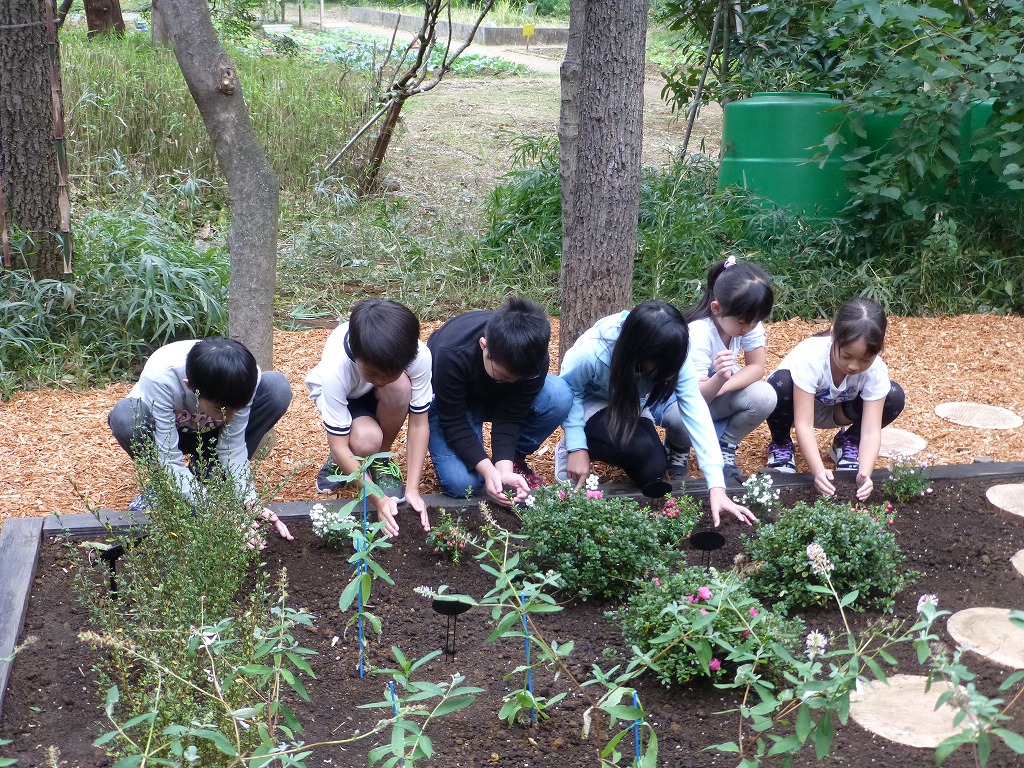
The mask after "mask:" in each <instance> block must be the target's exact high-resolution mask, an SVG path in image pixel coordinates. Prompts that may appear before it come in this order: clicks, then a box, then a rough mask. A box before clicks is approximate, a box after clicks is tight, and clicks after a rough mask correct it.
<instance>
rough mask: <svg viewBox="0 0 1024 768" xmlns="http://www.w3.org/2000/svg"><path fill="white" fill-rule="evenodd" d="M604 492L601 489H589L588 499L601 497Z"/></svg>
mask: <svg viewBox="0 0 1024 768" xmlns="http://www.w3.org/2000/svg"><path fill="white" fill-rule="evenodd" d="M603 496H604V494H603V493H602V492H601V491H587V498H588V499H600V498H601V497H603Z"/></svg>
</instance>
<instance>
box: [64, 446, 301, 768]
mask: <svg viewBox="0 0 1024 768" xmlns="http://www.w3.org/2000/svg"><path fill="white" fill-rule="evenodd" d="M138 455H139V459H138V460H137V463H136V469H137V472H138V474H139V484H140V486H141V487H145V488H146V489H147V492H148V493H149V495H150V499H151V504H152V509H151V510H150V511H149V512H148V521H149V525H148V527H147V528H146V531H145V535H144V536H142V537H141V538H138V532H134V531H133V532H130V533H127V534H126V533H124V532H118V531H115V530H113V529H112V528H108V537H109V540H110V541H112V542H113V544H112V545H110V546H103V545H100V547H99V549H100V550H105V554H106V555H107V558H106V560H110V561H115V560H116V562H117V570H116V577H115V576H114V575H113V571H112V570H111V567H110V566H108V563H107V562H106V561H105V560H104V559H103V558H99V557H95V555H96V552H97V551H98V549H97V548H96V547H92V548H84V549H81V550H79V551H80V552H81V553H82V556H81V557H80V558H78V566H77V570H76V580H75V592H76V596H77V597H78V599H79V601H80V602H81V603H82V605H83V606H84V608H85V609H86V611H87V615H88V626H89V628H90V632H91V635H90V638H91V640H92V641H93V642H96V643H98V644H101V645H104V647H106V648H107V649H108V651H109V652H108V653H106V654H104V655H103V656H102V657H101V661H100V663H99V667H98V670H97V671H98V672H99V677H100V684H101V687H102V688H103V689H104V690H107V689H109V690H111V691H119V693H115V694H111V696H112V697H113V698H114V699H116V700H112V699H111V698H108V699H107V707H108V709H110V711H111V720H112V722H116V723H118V724H119V727H118V728H116V729H115V732H114V733H113V734H112V735H109V737H108V738H106V739H105V740H104V742H103V743H104V745H107V748H108V749H111V750H113V751H114V752H116V753H119V754H123V755H131V754H137V753H138V752H137V751H138V750H139V749H142V748H143V742H142V741H136V738H135V736H133V735H131V733H130V732H132V729H134V728H136V726H138V727H140V728H143V729H144V730H145V732H146V733H148V734H150V736H147V737H146V739H145V743H153V742H151V740H150V737H151V736H153V735H156V734H165V733H166V729H168V728H174V727H180V726H183V725H184V726H189V724H192V723H193V722H202V723H206V724H208V727H209V728H210V729H212V730H214V731H218V732H220V733H221V734H225V733H232V732H235V731H236V730H237V731H239V733H238V734H237V739H238V740H239V746H238V747H236V749H243V750H248V749H255V748H257V746H258V745H259V744H260V742H261V737H260V736H259V734H258V729H249V730H246V729H244V728H241V727H240V726H239V725H238V723H237V722H235V716H234V715H233V714H232V713H233V712H235V711H236V710H238V709H239V708H242V707H246V706H251V705H252V700H251V699H250V698H249V697H250V694H251V693H252V690H254V689H255V688H257V687H259V686H257V685H256V682H255V681H253V680H250V681H249V684H247V685H236V686H230V687H227V688H224V689H221V690H217V689H216V686H213V685H212V684H211V682H210V680H209V671H208V670H209V668H210V663H211V662H210V658H209V653H208V652H207V651H201V650H200V648H199V645H197V644H196V638H197V637H200V636H201V633H198V630H197V629H196V628H197V627H214V628H215V629H214V630H212V631H213V636H215V639H216V641H217V643H218V644H217V645H216V648H215V650H216V652H217V654H218V659H217V663H218V664H223V667H218V670H219V672H218V674H223V675H225V678H227V677H233V676H234V675H235V674H236V673H237V670H238V669H239V668H242V667H246V666H247V665H250V664H263V663H265V662H264V661H263V659H264V656H265V653H264V650H265V644H264V641H265V639H266V636H267V633H268V632H270V631H271V630H269V629H267V627H277V628H278V630H280V631H284V630H283V629H282V624H281V623H280V622H281V621H283V620H284V615H283V614H282V613H281V611H284V604H283V602H282V600H283V597H280V596H278V597H273V596H271V594H270V592H269V590H268V587H267V582H268V577H267V575H266V574H265V573H262V572H260V571H259V570H258V569H256V568H255V566H256V564H257V563H258V561H259V549H258V543H259V537H258V536H255V537H254V530H253V523H254V520H255V519H256V518H257V515H256V513H255V512H253V511H252V510H251V509H250V508H249V506H248V505H247V504H246V503H245V501H244V500H243V499H241V498H240V497H239V495H238V491H237V489H236V488H235V484H234V482H233V481H232V480H231V479H230V478H228V477H227V476H226V475H225V473H223V472H221V471H219V470H218V469H217V468H215V466H214V465H213V464H211V463H208V462H206V461H202V460H200V461H198V462H197V464H196V466H195V467H194V470H195V471H196V472H197V473H199V474H200V475H201V476H203V478H204V480H203V487H202V490H201V491H200V492H198V493H196V494H195V497H194V499H193V500H192V501H189V500H188V499H186V497H185V496H184V495H183V494H182V492H181V491H180V490H179V488H178V485H177V482H176V481H175V480H174V478H173V477H171V476H170V475H169V473H168V472H167V471H166V470H165V469H164V468H163V467H162V466H161V465H160V463H159V461H157V460H156V458H155V456H154V455H153V454H152V453H151V451H150V450H148V449H147V448H146V447H144V446H140V448H139V454H138ZM260 508H261V507H259V506H255V507H253V509H260ZM115 548H116V550H118V551H119V552H120V556H119V557H118V552H117V551H115ZM94 558H95V559H94ZM252 573H255V578H253V579H251V576H250V574H252ZM250 579H251V582H252V588H251V591H249V592H248V593H247V594H246V595H245V596H244V597H242V598H241V599H239V598H238V594H239V590H240V589H241V587H242V585H243V583H244V582H246V581H247V580H250ZM112 587H113V588H112ZM279 594H283V587H281V588H280V590H279ZM275 611H277V613H275ZM289 616H291V614H289ZM275 617H276V618H275ZM289 621H290V619H289ZM197 633H198V634H197ZM279 636H280V635H279ZM211 642H212V641H211ZM275 647H276V646H275ZM207 650H209V649H207ZM300 655H302V654H300ZM289 658H290V657H289ZM143 660H145V663H141V662H142V661H143ZM286 661H289V660H286ZM289 663H290V661H289ZM298 666H299V668H300V669H301V668H302V665H301V664H299V665H298ZM169 670H173V674H171V673H169ZM291 675H292V673H291V672H290V671H289V672H287V675H285V676H291ZM264 682H265V683H266V685H271V684H272V680H271V679H270V678H267V680H266V681H264ZM289 682H291V681H289ZM297 685H299V684H297ZM300 687H301V686H300ZM259 689H260V690H261V691H263V692H266V691H267V688H265V687H259ZM274 696H275V698H276V693H275V694H274ZM211 697H215V698H218V699H220V700H222V701H223V702H224V706H223V707H221V708H219V709H217V710H216V711H214V712H210V711H209V700H210V698H211ZM115 705H116V709H117V714H116V715H115V714H114V708H115ZM268 706H269V704H268ZM268 714H269V715H273V718H274V721H275V722H278V720H277V718H279V717H280V718H283V719H282V720H280V722H282V723H287V727H288V728H290V729H291V730H292V731H295V730H296V725H297V723H293V722H288V720H289V717H288V715H287V713H285V712H284V711H279V705H278V704H274V712H272V713H268ZM242 731H244V733H243V732H242ZM140 738H141V737H140ZM174 739H177V740H179V741H180V740H181V739H185V741H184V742H183V744H184V748H187V747H188V746H193V747H194V748H195V750H196V751H197V754H199V755H200V756H201V757H202V758H204V759H209V760H211V761H213V760H214V759H215V758H214V755H215V754H218V753H220V754H223V753H222V751H221V749H220V746H218V743H217V740H214V741H213V742H211V741H210V740H208V739H205V737H204V736H203V735H202V734H194V733H193V734H190V735H189V734H185V733H177V734H176V735H174ZM172 741H173V740H172ZM165 748H166V749H172V747H171V746H169V742H168V745H166V746H165ZM211 764H215V763H211Z"/></svg>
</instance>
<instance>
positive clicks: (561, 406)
mask: <svg viewBox="0 0 1024 768" xmlns="http://www.w3.org/2000/svg"><path fill="white" fill-rule="evenodd" d="M570 406H572V389H570V387H569V385H568V384H566V383H565V381H564V380H562V379H560V378H559V377H558V376H555V375H553V374H550V373H549V374H547V376H546V377H545V379H544V387H543V389H541V391H540V394H538V395H537V398H536V399H535V400H534V401H533V408H531V409H530V413H529V415H528V416H527V417H526V419H525V420H524V421H523V423H522V425H521V427H520V429H519V444H518V445H517V446H516V456H529V455H530V454H531V453H533V452H534V451H536V450H537V449H538V448H539V447H540V444H541V443H543V442H544V441H545V440H547V439H548V437H550V436H551V434H552V433H554V431H555V430H556V429H558V426H559V425H560V424H561V423H562V422H563V421H564V420H565V417H566V416H568V415H569V408H570ZM467 415H468V417H469V420H470V421H471V422H472V424H473V428H474V431H475V432H476V436H477V437H478V438H480V441H481V442H483V419H482V418H481V415H480V413H479V412H478V411H469V412H468V414H467ZM428 418H429V421H430V459H431V461H433V463H434V471H435V472H437V479H438V480H439V481H440V483H441V491H442V492H443V493H444V494H445V495H446V496H451V497H452V498H456V499H461V498H466V497H467V496H475V495H476V494H478V493H480V492H481V491H482V490H483V485H484V479H483V477H481V475H480V473H479V472H477V471H476V468H475V467H467V466H466V465H465V464H464V463H463V462H462V459H460V458H459V457H458V455H457V454H456V453H455V451H453V450H452V448H451V446H449V445H448V441H447V440H446V439H445V436H444V431H443V430H442V429H441V423H440V421H439V420H438V417H437V412H436V410H435V409H434V408H433V406H431V408H430V414H429V417H428Z"/></svg>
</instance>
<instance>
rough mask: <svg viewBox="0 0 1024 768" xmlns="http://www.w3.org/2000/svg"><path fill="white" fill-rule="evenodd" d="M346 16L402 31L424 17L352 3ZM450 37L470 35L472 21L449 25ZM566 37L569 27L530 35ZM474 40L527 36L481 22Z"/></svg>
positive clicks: (516, 41)
mask: <svg viewBox="0 0 1024 768" xmlns="http://www.w3.org/2000/svg"><path fill="white" fill-rule="evenodd" d="M348 20H349V21H351V22H354V23H357V24H372V25H373V26H375V27H385V28H387V29H394V28H395V22H398V28H399V29H400V30H402V31H403V32H419V30H420V27H421V26H422V25H423V18H422V17H420V16H412V15H409V14H401V13H395V12H393V11H382V10H379V9H377V8H360V7H357V6H352V7H350V8H349V9H348ZM451 28H452V29H451V35H452V40H458V41H459V42H462V41H464V40H466V39H467V38H468V37H469V33H470V32H471V31H472V30H473V25H472V24H457V23H453V24H452V25H451ZM437 36H438V38H440V39H443V38H446V37H447V36H448V22H447V21H438V23H437ZM568 41H569V30H568V28H565V27H535V29H534V34H533V37H531V38H530V44H531V45H565V44H566V43H567V42H568ZM473 42H474V43H477V44H479V45H522V46H525V45H526V38H525V37H523V28H522V27H489V26H483V25H481V27H480V28H479V29H478V30H477V32H476V35H475V36H474V37H473Z"/></svg>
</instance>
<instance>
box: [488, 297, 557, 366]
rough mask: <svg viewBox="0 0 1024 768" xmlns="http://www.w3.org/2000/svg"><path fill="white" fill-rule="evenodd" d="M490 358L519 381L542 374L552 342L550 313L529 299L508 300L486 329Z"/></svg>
mask: <svg viewBox="0 0 1024 768" xmlns="http://www.w3.org/2000/svg"><path fill="white" fill-rule="evenodd" d="M484 338H485V339H486V340H487V354H488V355H489V356H490V358H491V360H493V361H494V362H496V363H497V364H498V365H500V366H502V367H503V368H507V369H508V372H509V373H510V374H512V375H513V376H516V377H522V376H533V375H536V374H539V373H541V372H542V371H541V369H542V368H543V366H544V361H545V360H546V359H547V353H548V343H549V342H550V341H551V323H550V321H549V320H548V313H547V310H545V309H544V307H542V306H541V305H540V304H537V303H536V302H534V301H530V300H529V299H520V298H517V297H515V296H509V297H508V298H507V299H505V301H503V302H502V304H501V306H500V307H498V308H497V309H496V310H494V314H492V315H491V318H490V319H489V320H488V321H487V325H486V326H484Z"/></svg>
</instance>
